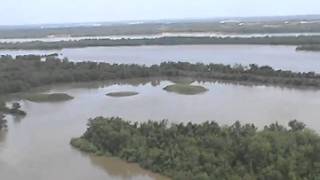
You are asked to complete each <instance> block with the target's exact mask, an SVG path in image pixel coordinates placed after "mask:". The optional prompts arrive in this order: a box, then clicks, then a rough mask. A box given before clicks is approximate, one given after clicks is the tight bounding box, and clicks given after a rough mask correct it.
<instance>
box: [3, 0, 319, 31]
mask: <svg viewBox="0 0 320 180" xmlns="http://www.w3.org/2000/svg"><path fill="white" fill-rule="evenodd" d="M0 3H1V6H0V25H14V24H39V23H67V22H95V21H120V20H147V19H148V20H150V19H177V18H178V19H181V18H212V17H222V16H271V15H294V14H320V0H72V1H71V0H1V1H0Z"/></svg>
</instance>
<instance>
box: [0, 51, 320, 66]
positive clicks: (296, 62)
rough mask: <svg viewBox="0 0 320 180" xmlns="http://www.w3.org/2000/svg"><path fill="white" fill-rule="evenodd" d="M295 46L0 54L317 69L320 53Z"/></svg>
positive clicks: (105, 60)
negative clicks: (58, 55) (53, 54)
mask: <svg viewBox="0 0 320 180" xmlns="http://www.w3.org/2000/svg"><path fill="white" fill-rule="evenodd" d="M295 48H296V47H295V46H271V45H183V46H137V47H90V48H73V49H63V50H56V51H55V50H50V51H38V50H25V51H24V50H0V55H3V54H11V55H19V54H40V55H44V54H52V53H59V54H62V56H64V57H68V58H69V59H70V60H72V61H97V62H109V63H125V64H128V63H135V64H146V65H152V64H160V63H161V62H164V61H187V62H192V63H197V62H202V63H223V64H232V65H233V64H236V63H238V64H239V63H240V64H243V65H249V64H258V65H270V66H272V67H274V68H276V69H285V70H293V71H315V72H320V61H319V59H320V53H319V52H302V51H295Z"/></svg>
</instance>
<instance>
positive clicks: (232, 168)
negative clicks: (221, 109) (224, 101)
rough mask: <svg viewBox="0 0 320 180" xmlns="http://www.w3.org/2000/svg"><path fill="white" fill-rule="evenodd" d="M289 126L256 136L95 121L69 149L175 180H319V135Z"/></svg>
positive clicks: (244, 130) (213, 126) (243, 131)
mask: <svg viewBox="0 0 320 180" xmlns="http://www.w3.org/2000/svg"><path fill="white" fill-rule="evenodd" d="M288 125H289V129H288V128H286V127H284V126H282V125H279V124H278V123H274V124H271V125H269V126H265V127H264V129H263V130H260V131H259V130H257V128H256V127H255V126H254V125H253V124H244V125H242V124H241V123H240V122H235V123H234V124H233V125H230V126H220V125H219V124H217V123H216V122H205V123H202V124H193V123H190V122H189V123H187V124H183V123H180V124H168V122H167V121H161V122H154V121H148V122H143V123H137V122H136V123H132V122H128V121H125V120H123V119H121V118H103V117H98V118H95V119H90V120H89V123H88V128H87V131H86V132H85V133H84V134H83V136H82V137H81V138H76V139H72V140H71V144H72V145H73V146H75V147H77V148H80V149H81V150H84V151H87V152H91V153H97V154H100V155H112V156H117V157H120V158H121V159H124V160H126V161H129V162H136V163H139V164H140V165H141V166H142V167H143V168H146V169H149V170H152V171H153V172H157V173H161V174H163V175H166V176H168V177H171V178H173V179H177V180H180V179H181V180H185V179H190V180H207V179H208V180H209V179H210V180H284V179H286V180H306V179H308V180H318V179H319V178H320V155H319V151H320V136H319V135H318V134H316V133H315V132H313V131H311V130H309V129H306V128H305V124H303V123H301V122H298V121H296V120H294V121H291V122H289V124H288Z"/></svg>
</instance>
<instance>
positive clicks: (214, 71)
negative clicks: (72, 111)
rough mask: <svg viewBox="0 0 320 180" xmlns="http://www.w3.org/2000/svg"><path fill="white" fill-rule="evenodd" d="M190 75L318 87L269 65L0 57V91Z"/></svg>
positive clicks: (307, 77) (313, 80) (305, 76)
mask: <svg viewBox="0 0 320 180" xmlns="http://www.w3.org/2000/svg"><path fill="white" fill-rule="evenodd" d="M179 76H180V77H192V78H196V79H200V80H205V79H210V80H224V81H236V82H250V83H261V84H272V85H281V86H303V87H316V88H318V87H320V75H319V74H316V73H314V72H303V73H301V72H292V71H284V70H274V69H273V68H271V67H269V66H257V65H255V64H251V65H249V66H242V65H233V66H232V65H223V64H212V63H211V64H202V63H196V64H192V63H188V62H163V63H161V64H159V65H151V66H144V65H137V64H109V63H97V62H77V63H76V62H70V61H68V60H67V59H58V58H56V57H53V56H47V57H45V60H43V57H42V56H36V55H26V56H17V57H16V58H13V57H11V56H1V57H0V82H1V83H0V94H6V93H16V92H21V91H26V90H29V89H31V88H33V87H38V86H42V85H48V84H54V83H67V82H88V81H101V80H120V79H129V78H148V77H179Z"/></svg>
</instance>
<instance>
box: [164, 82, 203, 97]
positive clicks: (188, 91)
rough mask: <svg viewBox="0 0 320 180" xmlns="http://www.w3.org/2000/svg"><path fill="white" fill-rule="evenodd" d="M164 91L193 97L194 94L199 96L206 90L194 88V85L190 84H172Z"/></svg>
mask: <svg viewBox="0 0 320 180" xmlns="http://www.w3.org/2000/svg"><path fill="white" fill-rule="evenodd" d="M163 89H164V90H166V91H168V92H174V93H178V94H185V95H195V94H201V93H204V92H206V91H208V89H206V88H205V87H202V86H195V85H190V84H173V85H168V86H166V87H165V88H163Z"/></svg>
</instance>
